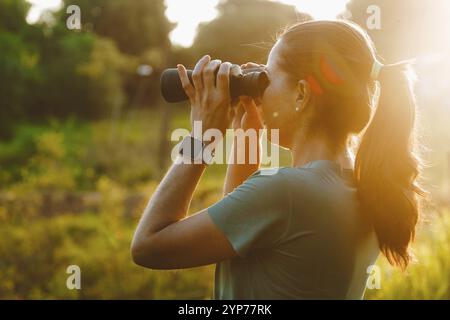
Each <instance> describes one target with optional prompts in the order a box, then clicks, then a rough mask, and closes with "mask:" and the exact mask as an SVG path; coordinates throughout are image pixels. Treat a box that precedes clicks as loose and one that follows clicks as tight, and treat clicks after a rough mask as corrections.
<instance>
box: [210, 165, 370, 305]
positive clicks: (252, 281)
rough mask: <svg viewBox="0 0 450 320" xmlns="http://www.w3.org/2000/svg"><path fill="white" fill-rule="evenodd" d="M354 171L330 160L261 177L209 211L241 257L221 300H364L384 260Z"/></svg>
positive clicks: (226, 273) (220, 267) (226, 267)
mask: <svg viewBox="0 0 450 320" xmlns="http://www.w3.org/2000/svg"><path fill="white" fill-rule="evenodd" d="M359 210H360V208H359V205H358V200H357V195H356V189H355V187H354V183H353V178H352V171H351V170H346V169H344V170H341V168H340V166H339V165H338V164H337V163H334V162H332V161H327V160H319V161H314V162H311V163H309V164H307V165H305V166H303V167H295V168H281V169H278V170H277V171H275V172H269V171H259V172H257V173H255V174H254V175H253V176H251V177H250V178H249V179H248V180H247V181H245V182H244V183H243V184H242V185H241V186H239V187H238V188H236V189H235V190H234V191H233V192H231V193H230V194H228V195H227V196H225V197H224V198H223V199H222V200H221V201H219V202H218V203H216V204H215V205H213V206H211V207H210V208H208V212H209V215H210V216H211V218H212V220H213V221H214V223H215V224H216V225H217V227H218V228H219V229H220V230H221V231H222V232H223V233H224V234H225V236H226V237H227V239H228V240H229V241H230V243H231V245H232V246H233V248H234V250H235V251H236V252H237V254H238V257H237V258H234V259H232V260H230V261H224V262H221V263H218V264H217V266H216V275H215V289H214V296H215V298H216V299H361V298H362V297H363V295H364V291H365V287H366V281H367V278H368V275H369V274H368V271H367V268H368V267H369V266H371V265H373V264H374V263H375V261H376V258H377V256H378V254H379V249H378V246H377V241H376V237H375V235H374V232H373V230H372V228H371V227H369V226H368V224H367V223H365V222H364V220H363V218H362V215H361V212H360V211H359Z"/></svg>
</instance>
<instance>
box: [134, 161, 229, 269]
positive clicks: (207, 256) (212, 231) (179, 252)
mask: <svg viewBox="0 0 450 320" xmlns="http://www.w3.org/2000/svg"><path fill="white" fill-rule="evenodd" d="M205 168H206V165H203V164H175V165H173V166H172V167H171V168H170V169H169V172H168V173H167V174H166V176H165V177H164V179H163V181H162V182H161V184H160V185H159V186H158V188H157V190H156V192H155V193H154V194H153V196H152V198H151V199H150V202H149V204H148V206H147V208H146V209H145V211H144V215H143V216H142V218H141V221H140V222H139V225H138V227H137V229H136V232H135V236H134V239H133V244H132V256H133V260H134V262H135V263H137V264H139V265H141V266H144V267H147V268H152V269H178V268H189V267H195V266H201V265H206V264H211V263H214V262H218V261H221V260H225V259H230V258H232V257H234V256H235V255H236V253H235V252H234V250H233V248H232V247H231V245H230V244H229V242H228V240H227V239H226V238H225V236H224V235H223V234H222V232H221V231H220V230H218V229H217V228H216V226H215V225H214V223H213V222H212V220H211V219H210V217H209V215H208V214H207V212H206V210H203V211H201V212H200V213H197V214H195V215H193V216H190V217H187V218H185V217H186V214H187V211H188V208H189V203H190V201H191V199H192V194H193V193H194V190H195V188H196V186H197V183H198V181H199V180H200V177H201V176H202V174H203V172H204V171H205Z"/></svg>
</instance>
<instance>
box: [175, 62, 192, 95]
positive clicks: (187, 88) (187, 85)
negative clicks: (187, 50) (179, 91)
mask: <svg viewBox="0 0 450 320" xmlns="http://www.w3.org/2000/svg"><path fill="white" fill-rule="evenodd" d="M177 69H178V75H179V76H180V80H181V85H182V86H183V89H184V92H186V95H187V96H188V98H189V99H190V100H192V99H193V98H194V95H195V90H194V87H193V86H192V84H191V81H190V80H189V77H188V74H187V70H186V68H185V67H184V66H183V65H182V64H179V65H177Z"/></svg>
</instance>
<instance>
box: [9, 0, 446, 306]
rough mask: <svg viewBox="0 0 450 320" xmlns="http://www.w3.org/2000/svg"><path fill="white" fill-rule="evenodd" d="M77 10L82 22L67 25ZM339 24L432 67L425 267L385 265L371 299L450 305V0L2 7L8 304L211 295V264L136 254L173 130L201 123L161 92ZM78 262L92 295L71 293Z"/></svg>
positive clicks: (50, 1)
mask: <svg viewBox="0 0 450 320" xmlns="http://www.w3.org/2000/svg"><path fill="white" fill-rule="evenodd" d="M69 5H78V6H79V8H80V10H81V30H70V29H69V28H68V27H67V19H68V18H69V17H71V15H72V12H71V13H67V7H68V6H69ZM371 5H376V6H378V8H379V9H380V11H379V13H380V17H381V20H380V21H381V26H380V28H375V29H373V28H370V25H371V24H370V21H371V20H370V19H371V17H372V16H373V11H371V10H372V9H373V7H371V8H372V9H371V8H370V6H371ZM336 17H339V18H342V19H350V20H353V21H355V22H357V23H359V24H360V25H361V26H362V27H363V28H365V29H366V30H367V31H368V32H369V33H370V35H371V36H372V38H373V39H374V41H375V43H376V45H377V48H378V50H379V54H380V56H381V57H383V58H384V59H385V61H386V62H396V61H398V60H401V59H409V58H416V60H417V63H416V70H417V73H418V82H417V88H416V89H417V99H418V102H419V106H420V111H419V118H420V128H419V129H420V139H421V140H422V142H423V144H424V146H425V148H424V150H423V157H424V159H425V162H426V164H427V168H426V170H425V175H424V177H423V185H424V186H425V187H426V188H427V189H428V190H429V191H430V201H429V202H428V203H427V205H426V207H425V212H424V213H425V214H424V216H423V219H422V220H423V221H422V223H421V226H420V229H419V234H418V239H417V241H416V244H415V245H414V249H415V252H416V256H417V262H416V263H415V264H413V265H412V266H411V267H410V268H409V269H408V271H407V272H406V273H401V272H400V271H398V270H394V269H392V268H391V267H389V266H388V265H387V264H386V262H385V261H384V259H382V258H380V261H379V262H378V265H379V266H380V268H381V272H382V274H381V288H380V289H379V290H367V292H366V298H367V299H449V298H450V210H449V207H450V125H449V124H450V123H449V120H450V99H449V96H448V95H449V93H450V59H449V58H450V1H448V0H433V1H425V0H397V1H389V0H370V1H369V0H367V1H366V0H352V1H346V0H285V1H268V0H192V1H183V0H166V1H164V0H133V1H128V0H70V1H61V0H41V1H39V0H28V1H26V0H0V298H2V299H5V298H9V299H36V298H43V299H57V298H67V299H106V298H113V299H116V298H122V299H132V298H137V299H139V298H143V299H144V298H145V299H210V298H211V296H212V288H213V271H214V269H213V267H212V266H208V267H202V268H195V269H190V270H180V271H164V272H161V271H151V270H145V269H142V268H139V267H137V266H135V265H133V263H132V261H131V258H130V253H129V246H130V241H131V237H132V233H133V229H134V227H135V225H136V223H137V221H138V219H139V216H140V214H141V212H142V209H143V208H144V206H145V204H146V201H147V199H148V198H149V196H150V195H151V193H152V191H153V190H154V188H155V187H156V185H157V183H158V181H159V179H160V178H161V176H162V175H163V173H164V172H165V170H166V169H167V166H168V165H169V164H170V150H171V147H172V145H171V143H170V141H169V137H170V133H171V131H172V130H173V129H175V128H183V127H184V128H188V124H189V121H188V113H189V107H188V106H187V105H186V104H183V103H181V104H177V105H167V104H165V103H164V102H163V101H162V100H161V97H160V94H159V76H160V74H161V71H162V70H164V69H165V68H167V67H174V66H175V65H176V63H183V64H185V65H186V66H188V67H193V66H194V64H195V62H196V61H197V60H198V58H200V57H201V56H202V55H204V54H207V53H208V54H210V55H211V56H212V57H213V58H220V59H222V60H223V61H226V60H228V61H232V62H234V63H239V64H240V63H245V62H248V61H254V62H258V63H265V62H266V58H267V54H268V51H269V50H270V48H271V46H272V44H273V43H274V41H275V39H276V35H277V33H279V32H280V31H281V30H282V28H284V27H286V26H289V25H290V24H292V23H294V22H296V21H303V20H307V19H313V18H315V19H333V18H336ZM368 22H369V24H368ZM372 22H373V21H372ZM371 29H372V30H371ZM282 155H283V161H282V164H288V161H289V158H288V156H287V155H286V153H283V154H282ZM225 169H226V167H225V166H220V165H214V166H212V167H210V168H209V169H208V171H207V173H206V175H205V176H204V179H203V180H202V182H201V184H200V186H199V188H198V190H197V192H196V195H195V198H194V201H193V203H192V208H191V211H192V212H195V211H197V210H199V209H202V208H204V207H206V206H209V205H211V204H212V203H214V202H215V201H217V200H218V199H219V198H220V196H221V188H222V182H223V178H224V173H225ZM69 265H78V266H79V267H80V268H81V274H82V278H81V285H82V289H81V290H68V289H67V287H66V279H67V277H68V274H67V273H66V269H67V267H68V266H69Z"/></svg>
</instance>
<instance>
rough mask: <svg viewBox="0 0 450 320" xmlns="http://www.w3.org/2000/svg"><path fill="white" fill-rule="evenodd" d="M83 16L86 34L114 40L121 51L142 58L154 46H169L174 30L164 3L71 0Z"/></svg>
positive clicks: (153, 1)
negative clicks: (170, 35)
mask: <svg viewBox="0 0 450 320" xmlns="http://www.w3.org/2000/svg"><path fill="white" fill-rule="evenodd" d="M66 2H67V5H69V4H70V5H78V6H79V7H80V9H81V12H82V13H83V24H84V28H85V31H89V32H90V31H92V32H94V33H96V34H98V35H100V36H101V37H105V38H109V39H112V40H113V41H114V42H115V43H116V44H117V46H118V48H119V49H120V51H121V52H124V53H127V54H130V55H136V56H138V55H141V54H143V53H144V52H145V51H146V50H148V49H149V48H152V47H161V46H168V45H169V43H168V37H167V35H168V34H169V32H170V31H171V29H172V28H173V27H174V24H172V23H170V22H169V21H168V20H167V18H166V16H165V14H164V12H165V10H166V7H165V4H164V1H163V0H133V1H127V0H73V1H72V0H71V1H66Z"/></svg>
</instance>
